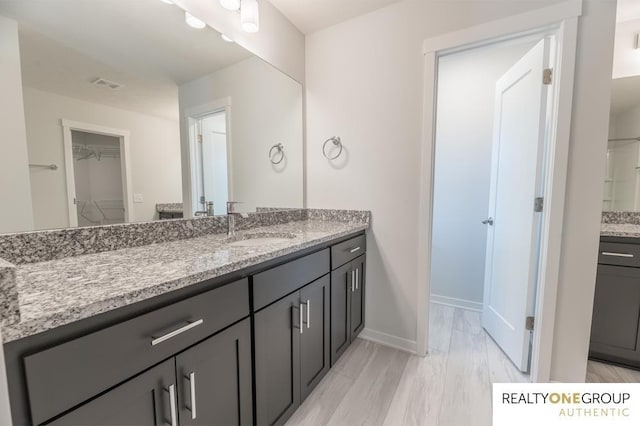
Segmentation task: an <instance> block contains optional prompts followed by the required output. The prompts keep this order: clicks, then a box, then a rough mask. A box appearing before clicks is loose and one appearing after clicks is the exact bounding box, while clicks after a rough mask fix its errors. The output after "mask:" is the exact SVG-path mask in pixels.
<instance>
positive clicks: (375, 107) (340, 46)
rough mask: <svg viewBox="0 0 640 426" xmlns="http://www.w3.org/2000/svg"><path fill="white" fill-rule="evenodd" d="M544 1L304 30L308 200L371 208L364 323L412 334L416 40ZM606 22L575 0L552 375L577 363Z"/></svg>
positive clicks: (602, 8) (609, 27)
mask: <svg viewBox="0 0 640 426" xmlns="http://www.w3.org/2000/svg"><path fill="white" fill-rule="evenodd" d="M548 4H549V3H548V2H540V3H537V2H515V1H514V2H511V1H505V2H486V1H482V2H481V1H478V2H425V1H420V0H405V1H402V2H399V3H396V4H392V5H390V6H388V7H386V8H383V9H380V10H377V11H375V12H372V13H370V14H367V15H364V16H361V17H358V18H355V19H352V20H349V21H346V22H343V23H341V24H338V25H335V26H333V27H331V28H328V29H325V30H322V31H319V32H317V33H315V34H312V35H310V36H307V45H306V55H307V63H306V70H307V74H306V84H307V93H306V95H307V144H308V147H307V198H308V205H309V206H310V207H321V208H322V207H324V208H329V207H334V208H354V209H369V210H371V211H372V213H373V222H372V228H371V231H370V232H369V243H368V247H367V250H368V253H367V254H368V263H367V267H368V271H367V279H368V286H369V287H368V288H369V290H368V291H367V301H366V303H367V328H369V329H372V330H374V331H377V332H381V333H386V334H389V335H391V336H393V337H396V338H400V339H405V341H407V343H411V342H415V340H416V304H417V294H418V282H417V262H419V261H421V260H420V259H418V258H417V256H416V247H417V236H416V229H417V224H418V215H417V212H418V188H419V182H418V179H419V160H420V144H421V139H422V111H423V107H422V102H423V99H422V98H423V96H422V93H423V90H422V89H423V71H424V64H423V55H422V42H423V40H424V39H426V38H429V37H432V36H435V35H438V34H443V33H446V32H449V31H453V30H456V29H461V28H464V27H468V26H472V25H475V24H478V23H481V22H486V21H490V20H493V19H498V18H502V17H506V16H509V15H512V14H515V13H520V12H523V11H526V10H530V9H533V8H537V7H542V6H546V5H548ZM614 24H615V2H613V1H611V2H609V1H597V0H587V1H586V2H585V7H584V16H583V17H582V18H581V20H580V38H579V42H578V57H577V67H578V70H577V74H576V84H575V102H574V110H573V123H572V142H571V152H570V159H569V171H568V182H567V185H568V186H567V197H566V215H565V226H564V233H563V241H562V259H561V271H560V289H559V293H558V305H557V311H558V312H557V316H556V318H557V322H556V330H555V336H554V353H553V361H552V362H553V364H552V378H553V379H555V380H560V381H582V380H584V377H585V371H586V361H587V351H588V344H589V334H590V321H591V310H592V306H593V293H594V287H595V269H596V254H597V248H598V239H599V231H600V215H601V206H602V192H601V190H600V189H601V188H602V182H603V179H604V164H605V160H604V158H605V150H606V143H605V141H606V135H607V127H608V119H609V118H608V110H609V99H610V79H611V60H612V54H613V50H612V49H613V30H614ZM333 134H336V135H339V136H341V137H342V140H343V142H344V144H345V147H346V149H347V154H348V162H347V164H346V166H345V167H344V168H342V169H335V168H333V167H332V166H331V165H330V164H329V163H328V162H327V160H326V159H324V158H323V157H322V155H321V153H320V149H321V145H322V142H323V141H324V140H325V139H326V138H327V137H329V136H331V135H333ZM594 188H597V190H594Z"/></svg>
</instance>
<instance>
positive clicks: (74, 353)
mask: <svg viewBox="0 0 640 426" xmlns="http://www.w3.org/2000/svg"><path fill="white" fill-rule="evenodd" d="M248 315H249V285H248V280H247V279H243V280H240V281H236V282H233V283H231V284H227V285H224V286H222V287H218V288H216V289H214V290H210V291H208V292H205V293H202V294H199V295H197V296H193V297H191V298H188V299H185V300H182V301H180V302H176V303H174V304H172V305H169V306H166V307H163V308H160V309H157V310H155V311H152V312H149V313H147V314H144V315H141V316H139V317H136V318H133V319H131V320H128V321H125V322H122V323H120V324H117V325H114V326H111V327H108V328H105V329H103V330H100V331H97V332H95V333H91V334H88V335H86V336H82V337H79V338H77V339H75V340H71V341H69V342H66V343H63V344H60V345H58V346H54V347H52V348H50V349H47V350H44V351H42V352H38V353H35V354H33V355H29V356H26V357H25V358H24V366H25V374H26V382H27V392H28V395H29V403H30V407H31V416H32V421H33V423H34V424H39V423H42V422H43V421H46V420H48V419H50V418H51V417H53V416H55V415H58V414H60V413H62V412H64V411H66V410H68V409H70V408H72V407H74V406H76V405H77V404H79V403H81V402H83V401H86V400H87V399H89V398H92V397H93V396H95V395H97V394H99V393H101V392H102V391H104V390H107V389H109V388H110V387H112V386H115V385H117V384H118V383H121V382H123V381H124V380H127V379H128V378H130V377H132V376H134V375H136V374H138V373H139V372H141V371H144V370H146V369H147V368H149V367H151V366H152V365H154V364H156V363H158V362H160V361H162V360H164V359H167V358H169V357H171V356H173V355H175V354H176V353H178V352H180V351H182V350H184V349H186V348H187V347H189V346H191V345H193V344H194V343H196V342H198V341H200V340H202V339H204V338H206V337H208V336H210V335H212V334H214V333H216V332H217V331H219V330H221V329H223V328H225V327H227V326H228V325H231V324H232V323H234V322H236V321H238V320H240V319H242V318H244V317H246V316H248Z"/></svg>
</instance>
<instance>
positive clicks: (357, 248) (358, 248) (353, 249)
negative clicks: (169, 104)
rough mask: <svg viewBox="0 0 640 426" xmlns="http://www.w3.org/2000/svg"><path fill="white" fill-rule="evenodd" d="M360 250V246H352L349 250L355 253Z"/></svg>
mask: <svg viewBox="0 0 640 426" xmlns="http://www.w3.org/2000/svg"><path fill="white" fill-rule="evenodd" d="M358 250H360V247H356V248H352V249H351V250H349V253H355V252H357V251H358Z"/></svg>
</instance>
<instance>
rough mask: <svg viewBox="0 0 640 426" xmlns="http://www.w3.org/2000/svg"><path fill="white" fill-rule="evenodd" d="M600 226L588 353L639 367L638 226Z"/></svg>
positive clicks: (639, 287) (597, 357) (639, 246)
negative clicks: (601, 227) (602, 229)
mask: <svg viewBox="0 0 640 426" xmlns="http://www.w3.org/2000/svg"><path fill="white" fill-rule="evenodd" d="M603 227H604V228H605V229H604V231H603V233H602V236H601V237H600V249H599V253H598V272H597V276H596V277H597V278H596V291H595V298H594V306H593V319H592V323H591V344H590V347H589V357H590V358H592V359H597V360H603V361H608V362H613V363H617V364H622V365H626V366H630V367H634V368H640V234H638V233H637V232H636V231H637V228H640V227H638V226H637V225H632V224H631V225H630V224H613V225H603Z"/></svg>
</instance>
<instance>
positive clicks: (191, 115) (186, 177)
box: [182, 96, 234, 218]
mask: <svg viewBox="0 0 640 426" xmlns="http://www.w3.org/2000/svg"><path fill="white" fill-rule="evenodd" d="M222 111H224V113H225V121H226V139H227V194H228V197H229V200H228V201H232V200H234V194H233V172H232V171H233V166H232V165H233V162H232V159H233V147H232V145H231V140H232V134H231V133H232V129H231V97H230V96H229V97H225V98H222V99H217V100H215V101H212V102H208V103H206V104H203V105H198V106H195V107H191V108H187V109H185V111H184V129H185V130H184V133H183V138H185V139H184V141H185V143H184V146H185V147H186V158H187V160H188V161H183V171H182V179H183V187H182V193H183V195H182V197H183V206H184V212H185V215H184V217H185V218H191V217H193V211H192V210H193V201H194V196H195V191H194V186H193V182H194V181H195V180H196V179H197V176H195V170H194V168H193V167H192V165H193V164H194V162H195V160H196V149H195V139H194V135H193V127H194V126H195V123H196V121H197V120H198V119H199V118H202V117H205V116H207V115H210V114H215V113H219V112H222ZM183 153H184V150H183Z"/></svg>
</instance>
